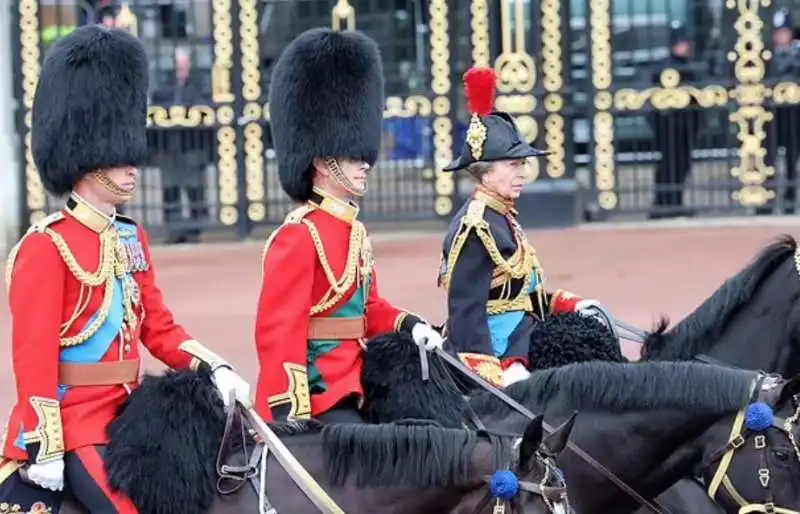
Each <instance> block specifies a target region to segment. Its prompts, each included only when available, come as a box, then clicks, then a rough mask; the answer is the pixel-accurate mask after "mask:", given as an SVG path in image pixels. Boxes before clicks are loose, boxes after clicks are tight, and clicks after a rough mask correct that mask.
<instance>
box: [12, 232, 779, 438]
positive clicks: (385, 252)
mask: <svg viewBox="0 0 800 514" xmlns="http://www.w3.org/2000/svg"><path fill="white" fill-rule="evenodd" d="M792 228H793V227H764V226H761V227H746V228H740V227H729V228H676V229H667V228H664V229H662V228H659V229H653V228H646V229H620V230H606V229H603V230H582V229H574V230H559V231H543V232H538V233H536V232H534V233H531V234H530V236H531V241H532V242H533V244H534V246H535V247H536V249H537V251H538V255H539V259H540V261H541V263H542V266H543V267H544V270H545V273H546V275H547V280H548V285H549V287H550V288H555V287H561V288H564V289H568V290H570V291H572V292H574V293H576V294H579V295H581V296H585V297H592V298H597V299H599V300H600V301H602V302H603V303H604V304H605V305H606V306H607V307H608V308H609V309H610V310H611V312H612V313H614V315H615V316H617V317H619V318H620V319H623V320H625V321H627V322H629V323H632V324H635V325H637V326H640V327H642V328H649V327H651V326H652V324H653V322H654V321H655V320H656V319H657V317H658V316H659V315H661V314H667V315H669V316H670V317H671V318H672V319H673V320H676V321H677V320H679V319H680V318H682V317H683V316H684V315H686V314H687V313H688V312H690V311H692V310H693V309H694V308H695V307H696V306H697V305H698V304H699V303H700V302H701V301H702V300H703V299H704V298H706V297H707V296H708V295H710V294H711V293H712V292H713V291H714V289H716V287H717V286H719V284H721V283H722V281H723V280H724V279H725V278H727V277H728V276H730V275H731V274H733V273H735V272H736V271H737V270H739V269H740V268H741V267H743V266H744V265H745V264H746V263H747V262H749V261H750V260H751V259H752V258H753V256H754V255H755V254H756V253H757V252H758V251H759V249H760V248H762V247H763V246H764V245H765V244H767V243H769V242H770V241H772V240H773V238H774V237H775V236H777V235H778V234H780V233H784V232H787V231H789V232H791V231H792ZM440 237H441V236H440V235H439V234H431V235H422V236H419V237H416V238H414V239H411V240H392V241H388V240H387V241H380V240H379V239H380V237H376V239H377V240H376V241H375V242H374V243H373V246H374V249H375V253H376V261H377V269H378V273H379V282H380V286H381V291H382V294H383V295H384V296H385V297H387V298H389V299H390V300H391V301H393V302H394V303H396V304H397V305H399V306H402V307H404V308H407V309H409V310H412V311H415V312H418V313H420V314H421V315H422V316H424V317H426V318H427V319H429V320H431V321H432V322H437V323H439V322H441V320H442V319H443V317H444V313H445V303H444V295H443V294H442V292H441V291H440V290H438V289H437V288H436V270H437V267H438V263H439V247H440ZM153 254H154V259H155V265H156V268H157V271H158V276H159V281H160V284H161V288H162V289H163V290H164V292H165V295H166V298H167V301H168V303H169V305H171V308H172V309H173V311H174V313H175V315H176V318H177V319H178V320H179V321H180V322H181V323H183V324H184V326H185V327H186V328H187V329H188V330H189V332H190V333H191V334H193V335H194V337H195V338H196V339H198V340H200V341H202V342H203V343H205V344H206V345H208V346H210V347H211V348H213V349H214V350H215V351H217V352H218V353H220V354H221V355H223V356H224V357H226V358H227V359H228V360H229V361H230V362H231V363H232V364H233V365H234V366H236V368H237V369H238V370H239V371H240V372H241V373H242V375H243V376H244V377H245V378H246V379H248V380H250V381H251V383H254V382H255V378H256V374H257V371H258V370H257V361H256V358H255V351H254V345H253V319H254V316H255V307H256V300H257V296H258V292H259V288H260V286H261V270H260V267H259V266H260V260H261V246H260V245H256V244H241V245H229V244H226V245H213V244H207V245H202V246H197V247H192V248H185V249H184V248H180V249H174V250H173V249H169V248H156V249H154V252H153ZM3 290H5V287H3ZM10 325H11V322H10V318H9V313H8V306H7V303H6V296H5V294H3V295H0V393H1V394H0V418H1V419H0V423H4V422H5V415H6V413H7V412H8V411H9V410H10V408H11V406H12V404H13V401H14V394H15V393H14V378H13V371H12V367H11V348H10V346H11V345H10V332H11V330H10V328H11V327H10ZM625 350H626V353H627V354H628V355H629V356H631V357H632V356H635V355H638V350H637V348H636V347H635V345H630V346H626V348H625ZM145 366H146V368H147V370H149V371H153V370H158V369H160V367H161V366H160V364H158V363H156V362H155V361H154V360H152V359H151V358H149V357H147V359H146V361H145ZM1 426H2V425H0V427H1Z"/></svg>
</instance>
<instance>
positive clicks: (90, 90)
mask: <svg viewBox="0 0 800 514" xmlns="http://www.w3.org/2000/svg"><path fill="white" fill-rule="evenodd" d="M148 80H149V77H148V69H147V56H146V55H145V51H144V47H143V46H142V43H141V42H140V41H139V40H138V39H136V38H135V37H134V36H132V35H131V34H129V33H128V32H126V31H123V30H108V29H105V28H103V27H100V26H97V25H86V26H83V27H80V28H78V29H76V30H75V31H73V32H71V33H70V34H69V35H67V36H65V37H64V38H62V39H60V40H58V41H57V42H56V43H55V44H54V45H53V46H52V47H51V48H50V51H49V52H48V54H47V57H46V58H45V61H44V65H43V66H42V72H41V75H40V77H39V82H38V84H37V86H36V93H35V95H34V99H33V113H32V119H33V122H32V135H31V138H32V143H31V147H32V153H33V159H34V162H35V163H36V167H37V168H38V170H39V175H40V176H41V178H42V183H43V184H44V187H45V189H46V190H47V191H48V192H50V193H51V194H53V195H56V196H61V195H64V194H67V193H69V192H70V191H71V190H72V188H73V187H74V186H75V184H76V183H77V182H78V181H79V180H80V179H81V178H83V177H84V176H85V175H86V174H88V173H90V172H92V171H97V170H103V169H106V168H111V167H117V166H139V165H141V164H143V163H144V161H145V159H146V157H147V132H146V123H147V87H148Z"/></svg>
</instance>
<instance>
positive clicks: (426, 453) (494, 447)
mask: <svg viewBox="0 0 800 514" xmlns="http://www.w3.org/2000/svg"><path fill="white" fill-rule="evenodd" d="M271 427H272V430H273V431H274V432H275V433H276V434H277V435H278V436H279V437H281V439H282V441H283V442H284V443H285V444H286V446H287V447H288V448H289V449H290V451H291V452H292V454H293V455H294V456H295V457H296V458H297V459H298V460H299V462H300V463H301V464H302V465H303V466H304V468H305V469H306V470H307V471H308V472H309V473H310V474H311V475H312V476H313V477H314V478H315V479H316V480H317V482H318V483H319V484H320V485H321V486H322V488H323V489H324V490H325V491H327V492H328V494H329V495H330V496H331V497H332V498H333V500H334V501H335V502H336V503H337V504H338V506H339V507H341V508H342V509H343V510H344V511H345V512H347V513H348V514H357V513H365V514H366V513H373V512H388V511H391V512H397V513H403V512H407V513H426V512H427V513H431V514H433V513H441V512H449V511H454V512H475V513H479V512H483V511H484V510H485V509H487V508H492V507H494V505H495V504H496V501H497V500H496V499H495V497H494V496H497V497H498V498H500V499H501V501H508V503H509V504H510V505H511V506H512V507H513V508H514V509H515V511H516V512H520V513H527V514H538V513H541V514H546V513H548V512H567V511H568V504H567V503H566V501H567V499H566V487H565V485H564V481H563V476H562V474H561V472H560V471H559V470H558V468H556V467H555V465H554V464H553V461H554V459H555V457H556V455H557V454H558V453H559V452H560V451H561V450H563V448H564V446H565V445H566V441H567V439H568V437H569V432H570V431H571V429H572V424H566V425H565V426H563V427H562V429H560V430H559V431H558V432H557V433H556V434H555V435H551V436H549V437H548V438H546V439H544V441H543V437H542V436H543V431H542V418H541V417H539V418H537V419H534V420H533V421H531V422H529V423H527V424H526V426H524V427H523V434H524V435H523V436H522V437H519V438H516V437H507V436H498V435H493V434H490V433H488V432H483V433H481V432H476V431H470V430H463V429H445V428H442V427H438V426H435V425H433V424H431V423H430V422H411V421H409V422H405V423H402V424H401V423H397V424H386V425H345V424H340V425H336V424H334V425H322V424H320V423H317V422H314V421H309V422H301V423H300V422H298V423H289V424H275V425H271ZM231 434H232V435H233V437H227V438H226V435H231ZM109 437H110V438H111V442H110V443H109V445H108V449H107V463H106V468H107V471H108V474H109V481H110V485H111V487H112V488H113V489H114V490H118V491H121V492H123V493H125V494H126V495H128V496H129V497H130V498H131V499H132V500H133V502H134V503H135V504H136V505H137V507H138V509H139V511H140V512H147V513H149V514H159V513H164V514H167V513H169V514H201V513H207V512H211V513H219V514H223V513H226V514H227V513H231V512H236V513H237V514H247V513H253V514H257V513H260V512H263V511H262V510H261V509H260V505H259V502H260V499H261V501H262V506H263V504H264V502H265V501H266V502H268V503H266V504H267V505H271V506H272V507H274V508H275V509H276V511H277V512H290V513H293V514H301V513H309V514H310V513H316V512H318V510H317V509H316V508H315V507H314V506H313V505H312V504H311V502H310V501H309V500H308V499H307V498H306V497H305V496H304V495H303V493H302V492H301V491H300V490H299V489H298V488H297V487H296V486H295V484H294V483H293V482H292V480H291V479H290V478H289V476H288V475H287V473H286V472H285V471H284V470H283V468H281V467H280V465H279V464H278V463H277V462H276V461H275V460H274V458H273V457H271V456H269V457H268V460H267V461H266V462H265V463H264V464H263V467H262V463H260V462H259V460H260V457H261V456H262V455H263V453H262V448H263V447H262V446H261V445H258V444H257V443H256V440H255V439H254V438H253V437H252V435H251V433H250V432H249V431H248V430H246V429H245V424H244V423H243V421H242V419H241V418H240V417H239V416H238V415H235V416H234V415H232V413H231V412H229V413H228V414H227V415H226V413H225V412H224V409H223V406H222V402H221V401H220V399H219V397H218V396H217V393H216V390H215V389H214V387H213V386H212V385H211V383H210V381H209V379H208V376H207V375H199V374H196V373H194V372H185V371H184V372H168V373H167V374H166V375H164V376H161V377H153V376H148V377H145V379H144V380H143V382H142V385H141V387H140V388H138V389H137V390H136V391H134V392H133V394H132V395H131V396H130V398H129V400H128V402H127V404H126V405H125V407H124V408H123V410H122V411H121V413H120V415H119V417H118V418H117V419H116V420H115V421H114V422H113V423H112V424H111V425H110V426H109ZM221 463H224V464H227V465H228V466H233V467H232V468H231V467H228V468H220V466H219V465H220V464H221ZM496 471H499V472H498V473H495V472H496ZM517 477H518V478H517ZM262 486H263V488H264V491H265V494H264V495H261V496H260V495H259V492H258V491H259V488H261V487H262ZM489 491H491V493H492V494H489ZM487 505H488V507H487ZM62 512H69V513H72V512H80V511H79V510H77V509H75V507H74V506H72V505H68V506H65V509H64V510H62Z"/></svg>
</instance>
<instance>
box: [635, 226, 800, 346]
mask: <svg viewBox="0 0 800 514" xmlns="http://www.w3.org/2000/svg"><path fill="white" fill-rule="evenodd" d="M796 249H797V241H795V239H794V238H793V237H792V236H790V235H788V234H783V235H781V236H779V237H778V238H777V240H776V241H775V242H774V243H772V244H770V245H769V246H767V247H766V248H765V249H764V250H762V251H761V253H760V254H759V255H758V256H757V257H756V258H755V259H754V260H753V261H752V262H751V264H750V265H748V266H747V267H745V268H744V269H743V270H741V271H740V272H739V273H737V274H736V275H734V276H732V277H731V278H729V279H728V280H726V281H725V282H724V283H723V284H722V285H721V286H720V287H719V289H717V290H716V291H715V292H714V294H712V295H711V296H710V297H708V298H707V299H706V300H705V301H704V302H703V303H702V304H701V305H700V306H699V307H698V308H697V309H696V310H695V311H694V312H693V313H691V314H689V315H688V316H687V317H686V318H684V319H683V320H682V321H681V322H680V323H678V324H677V325H675V326H674V327H672V329H671V330H669V331H667V327H668V326H669V320H668V319H667V318H665V317H664V318H661V320H660V321H659V322H658V324H657V326H656V328H655V330H654V331H653V332H652V333H650V334H649V335H648V337H647V338H646V340H645V343H644V353H645V354H646V355H647V358H648V359H659V360H690V359H692V358H693V357H694V356H695V355H697V354H699V353H703V352H705V351H708V350H709V348H711V347H713V345H715V344H716V343H717V341H718V340H719V338H720V337H721V335H722V333H723V331H724V330H725V327H726V326H727V325H728V323H730V321H731V319H732V318H733V317H734V316H736V315H737V314H738V311H739V310H740V309H742V308H743V307H744V306H746V305H747V303H748V301H749V300H750V299H751V298H752V297H753V295H754V294H755V292H756V291H757V290H758V288H759V286H760V285H761V284H762V283H763V281H764V280H765V279H766V278H767V277H769V276H770V275H771V274H772V272H774V271H775V269H776V268H777V267H778V266H779V265H780V264H782V263H783V262H785V261H786V259H788V258H789V257H790V256H791V255H792V254H793V253H794V251H795V250H796Z"/></svg>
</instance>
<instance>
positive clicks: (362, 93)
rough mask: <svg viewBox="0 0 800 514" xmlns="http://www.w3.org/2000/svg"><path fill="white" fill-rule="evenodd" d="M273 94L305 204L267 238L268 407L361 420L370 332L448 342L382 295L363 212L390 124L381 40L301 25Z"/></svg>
mask: <svg viewBox="0 0 800 514" xmlns="http://www.w3.org/2000/svg"><path fill="white" fill-rule="evenodd" d="M269 100H270V101H269V105H270V121H271V123H272V130H273V138H274V144H275V152H276V154H277V158H278V167H279V168H278V169H279V174H280V182H281V186H282V187H283V190H284V191H285V192H286V194H287V195H289V196H290V197H291V198H292V199H293V200H295V201H296V202H298V203H299V204H301V205H300V207H298V208H297V209H296V210H294V211H292V212H291V213H289V215H288V216H287V217H286V221H285V222H284V224H283V225H282V226H281V227H280V228H278V229H277V230H276V231H275V232H273V234H272V235H271V236H270V238H269V239H268V240H267V243H266V246H265V248H264V255H263V262H262V266H263V286H262V289H261V297H260V299H259V303H258V313H257V318H256V329H255V339H256V348H257V351H258V358H259V363H260V373H259V378H258V388H257V390H256V409H257V410H258V412H259V413H260V414H261V415H262V416H264V417H265V418H267V419H287V418H289V419H291V418H308V417H312V416H313V417H316V418H319V419H321V420H323V421H327V422H359V421H361V417H360V415H359V413H358V409H359V406H360V404H361V401H362V398H363V391H362V385H361V368H362V353H363V346H362V345H363V344H364V342H365V341H366V340H367V339H369V338H372V337H374V336H376V335H380V334H383V333H387V332H392V331H401V332H407V333H408V334H409V335H411V336H412V338H413V339H414V341H415V342H416V343H417V344H425V345H426V346H427V347H428V348H431V347H434V346H440V345H441V344H442V340H441V337H440V336H439V334H438V333H437V332H436V331H435V330H433V329H432V328H431V327H430V325H428V324H427V323H426V322H424V321H423V320H422V319H421V318H419V317H418V316H415V315H413V314H409V313H407V312H405V311H402V310H400V309H397V308H396V307H394V306H393V305H392V304H391V303H389V302H388V301H386V300H385V299H384V298H382V297H381V296H380V294H379V292H378V283H377V278H376V275H375V270H374V267H373V258H372V249H371V247H370V245H369V241H368V239H367V234H366V230H365V228H364V225H363V224H362V223H361V222H360V221H358V219H357V215H358V205H357V204H356V203H355V201H354V200H355V199H357V198H359V197H361V196H362V195H363V194H364V192H365V191H366V188H367V176H368V173H369V172H370V168H371V166H372V165H373V164H374V163H375V161H376V159H377V157H378V153H379V151H380V143H381V132H382V125H383V104H384V99H383V70H382V67H381V60H380V54H379V52H378V47H377V45H376V43H375V42H374V41H373V40H371V39H369V38H368V37H366V36H364V35H363V34H360V33H357V32H334V31H331V30H328V29H313V30H310V31H307V32H305V33H303V34H301V35H300V36H298V38H297V39H295V40H294V41H293V42H292V43H290V44H289V46H288V47H287V48H286V50H285V51H284V52H283V54H282V55H281V57H280V59H279V60H278V63H277V64H276V65H275V69H274V71H273V72H272V82H271V86H270V99H269Z"/></svg>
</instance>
